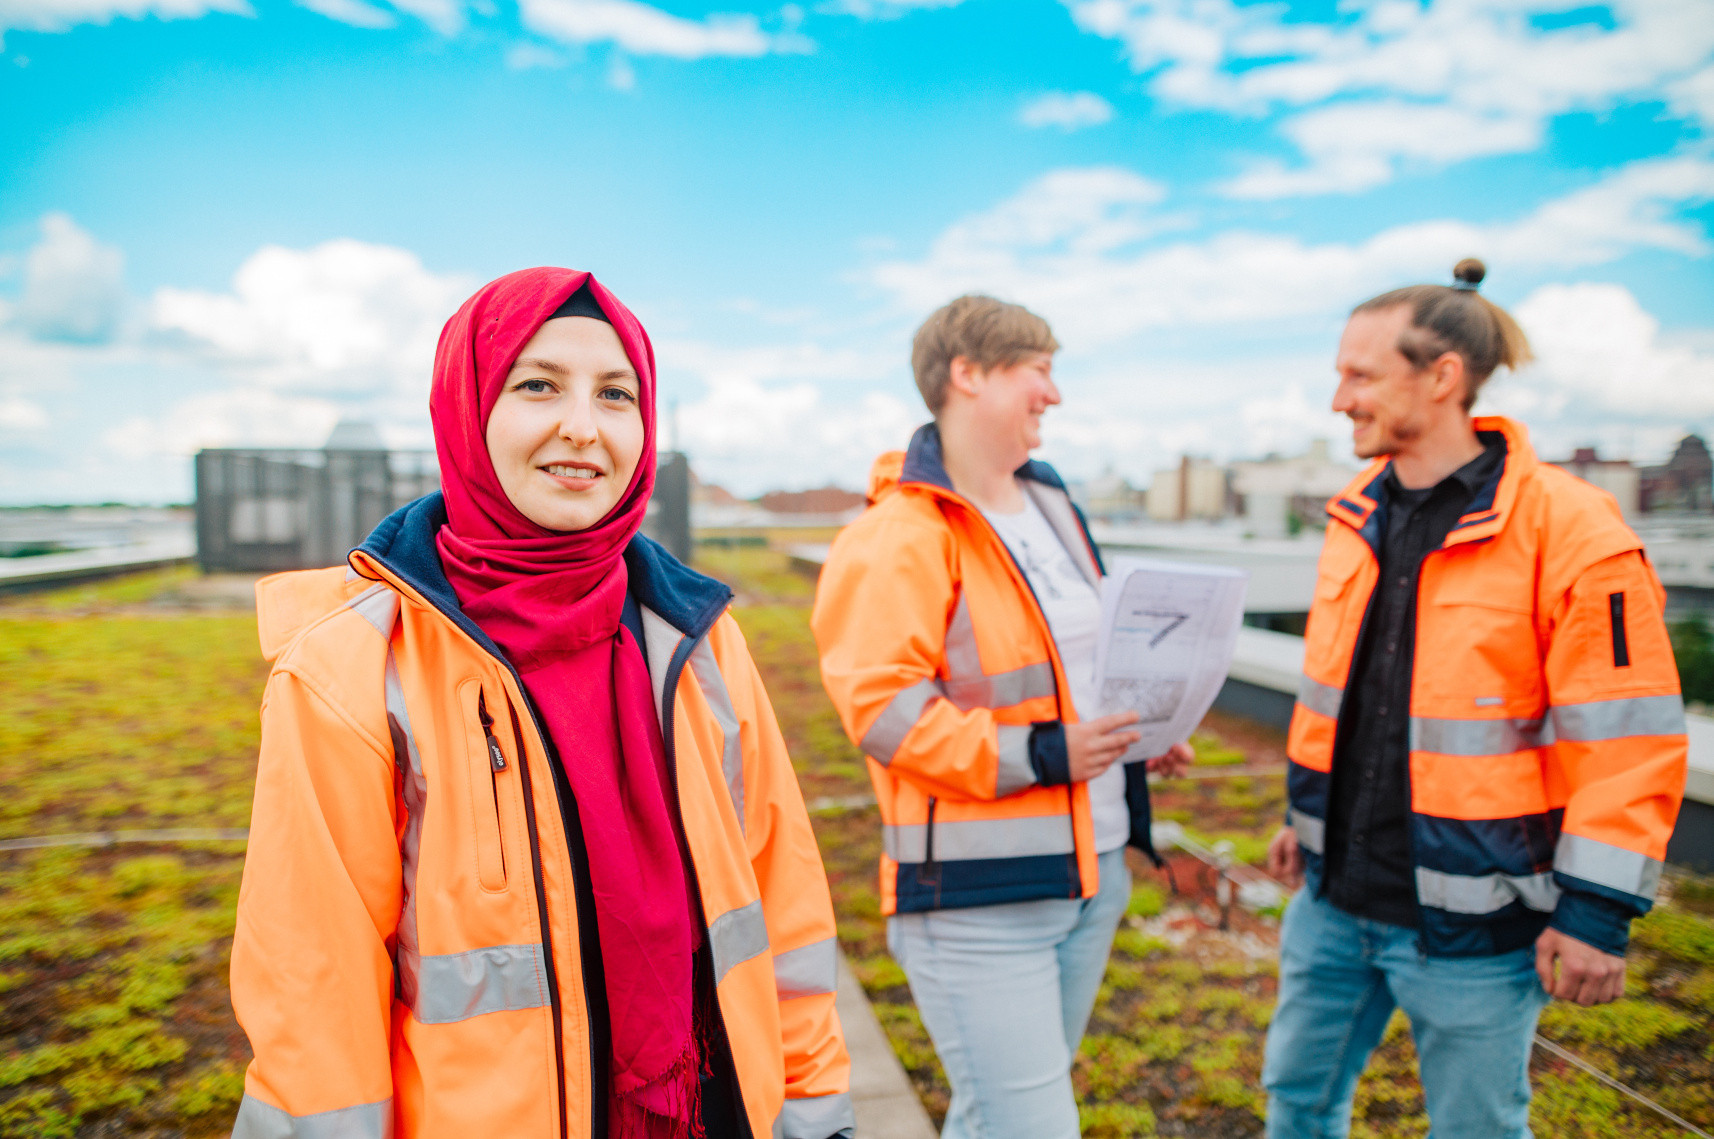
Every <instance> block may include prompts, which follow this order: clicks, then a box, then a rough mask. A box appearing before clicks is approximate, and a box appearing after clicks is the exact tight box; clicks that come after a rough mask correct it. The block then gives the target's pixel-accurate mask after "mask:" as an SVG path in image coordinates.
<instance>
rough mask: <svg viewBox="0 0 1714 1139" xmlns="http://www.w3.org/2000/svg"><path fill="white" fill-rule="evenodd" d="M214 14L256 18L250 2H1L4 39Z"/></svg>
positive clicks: (203, 0) (196, 17)
mask: <svg viewBox="0 0 1714 1139" xmlns="http://www.w3.org/2000/svg"><path fill="white" fill-rule="evenodd" d="M210 12H226V13H229V14H231V15H234V16H254V15H255V14H256V13H255V12H254V11H253V10H252V9H251V7H250V5H249V4H248V3H247V0H0V36H3V35H4V34H5V33H6V32H8V31H25V32H64V31H69V30H70V29H72V28H75V27H77V26H78V25H79V24H107V23H111V22H112V21H113V19H114V18H115V17H123V18H125V19H130V20H141V19H143V18H144V17H146V16H154V17H155V18H156V19H159V20H194V19H198V18H200V17H202V16H206V15H208V14H209V13H210Z"/></svg>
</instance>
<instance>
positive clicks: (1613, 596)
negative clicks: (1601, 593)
mask: <svg viewBox="0 0 1714 1139" xmlns="http://www.w3.org/2000/svg"><path fill="white" fill-rule="evenodd" d="M1607 616H1608V618H1609V619H1610V620H1611V621H1612V623H1613V667H1614V668H1629V667H1631V646H1630V645H1628V644H1626V643H1625V595H1624V594H1623V593H1609V594H1608V595H1607Z"/></svg>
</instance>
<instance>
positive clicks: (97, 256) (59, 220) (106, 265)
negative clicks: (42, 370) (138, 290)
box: [16, 213, 125, 343]
mask: <svg viewBox="0 0 1714 1139" xmlns="http://www.w3.org/2000/svg"><path fill="white" fill-rule="evenodd" d="M124 275H125V255H124V254H123V253H121V252H120V251H119V250H118V249H116V248H114V247H113V246H111V245H103V244H102V243H101V242H99V241H97V240H95V238H94V237H93V236H92V235H91V234H90V233H89V232H88V231H87V230H85V229H83V228H82V227H80V226H79V225H78V224H77V223H76V222H74V221H72V219H71V218H70V217H68V216H67V215H65V214H62V213H51V214H47V215H45V216H43V218H42V220H41V239H40V240H39V241H38V242H37V243H36V244H35V246H34V247H32V248H31V250H30V251H29V253H28V254H27V255H26V256H25V258H24V295H23V297H22V298H21V299H20V300H19V302H18V305H17V309H16V319H17V321H18V323H19V324H21V325H22V326H23V327H24V329H25V330H26V331H27V332H29V333H30V334H31V335H32V336H34V337H36V338H37V339H40V340H66V341H73V342H83V343H99V342H101V341H105V340H110V339H112V337H113V335H114V334H115V332H117V331H118V328H119V323H120V319H121V318H122V316H123V314H124V307H125V284H124Z"/></svg>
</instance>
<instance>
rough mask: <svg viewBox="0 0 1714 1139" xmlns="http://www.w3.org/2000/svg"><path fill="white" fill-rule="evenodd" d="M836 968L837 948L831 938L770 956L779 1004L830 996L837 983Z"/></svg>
mask: <svg viewBox="0 0 1714 1139" xmlns="http://www.w3.org/2000/svg"><path fill="white" fill-rule="evenodd" d="M838 968H839V946H838V944H837V943H836V942H835V941H834V939H833V938H831V937H829V938H825V939H823V940H821V941H814V942H811V943H810V944H808V945H805V946H803V947H802V948H801V949H788V950H787V951H786V952H784V953H776V954H774V987H775V988H776V989H778V990H779V993H780V1000H782V1001H789V1000H791V999H792V998H794V997H813V996H819V995H821V994H822V993H831V992H832V991H833V989H834V986H835V984H837V983H838V975H837V970H838Z"/></svg>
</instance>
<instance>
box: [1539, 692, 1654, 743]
mask: <svg viewBox="0 0 1714 1139" xmlns="http://www.w3.org/2000/svg"><path fill="white" fill-rule="evenodd" d="M1553 732H1554V735H1556V736H1557V737H1558V738H1560V739H1562V740H1574V741H1576V742H1578V743H1594V742H1595V741H1597V740H1618V739H1624V738H1625V737H1626V736H1676V735H1682V734H1683V733H1684V698H1683V697H1681V696H1678V695H1676V694H1673V695H1670V696H1632V697H1630V698H1628V699H1624V700H1593V701H1591V702H1589V703H1587V704H1559V705H1556V706H1555V707H1554V709H1553Z"/></svg>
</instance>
